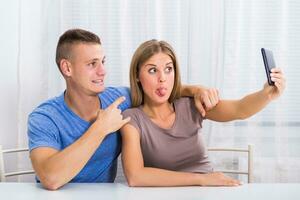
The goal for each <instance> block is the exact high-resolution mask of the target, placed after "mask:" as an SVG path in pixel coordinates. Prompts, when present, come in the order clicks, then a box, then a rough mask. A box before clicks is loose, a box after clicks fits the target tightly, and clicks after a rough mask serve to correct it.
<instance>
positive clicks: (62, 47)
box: [56, 29, 101, 70]
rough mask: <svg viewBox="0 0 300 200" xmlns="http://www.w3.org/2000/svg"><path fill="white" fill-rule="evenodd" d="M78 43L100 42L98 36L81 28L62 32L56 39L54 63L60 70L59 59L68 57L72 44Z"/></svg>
mask: <svg viewBox="0 0 300 200" xmlns="http://www.w3.org/2000/svg"><path fill="white" fill-rule="evenodd" d="M78 43H95V44H100V45H101V41H100V38H99V37H98V36H97V35H96V34H94V33H92V32H90V31H86V30H83V29H70V30H67V31H66V32H65V33H64V34H62V35H61V36H60V38H59V40H58V44H57V47H56V64H57V66H58V68H59V70H60V61H61V60H62V59H70V57H71V53H72V46H73V45H74V44H78Z"/></svg>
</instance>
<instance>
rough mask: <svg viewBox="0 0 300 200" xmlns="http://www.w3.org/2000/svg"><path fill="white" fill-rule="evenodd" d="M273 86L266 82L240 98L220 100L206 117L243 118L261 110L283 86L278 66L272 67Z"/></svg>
mask: <svg viewBox="0 0 300 200" xmlns="http://www.w3.org/2000/svg"><path fill="white" fill-rule="evenodd" d="M271 77H272V81H274V82H275V85H274V86H270V85H268V84H267V83H266V84H265V85H264V88H263V89H262V90H260V91H258V92H255V93H252V94H249V95H247V96H245V97H244V98H242V99H240V100H220V101H219V103H218V105H217V106H216V107H214V108H213V109H212V110H210V111H209V112H208V113H207V115H206V117H207V118H208V119H211V120H214V121H220V122H226V121H232V120H236V119H245V118H248V117H250V116H252V115H254V114H255V113H257V112H259V111H260V110H262V109H263V108H264V107H265V106H266V105H267V104H268V103H269V102H270V101H272V100H274V99H276V98H278V97H279V96H280V95H281V94H282V92H283V90H284V88H285V78H284V75H283V74H282V72H281V70H280V69H279V68H274V69H272V73H271Z"/></svg>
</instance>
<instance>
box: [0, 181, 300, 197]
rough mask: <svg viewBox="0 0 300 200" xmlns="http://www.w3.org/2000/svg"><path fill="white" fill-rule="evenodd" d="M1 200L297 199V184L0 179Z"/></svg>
mask: <svg viewBox="0 0 300 200" xmlns="http://www.w3.org/2000/svg"><path fill="white" fill-rule="evenodd" d="M0 199H1V200H6V199H9V200H16V199H22V200H26V199H28V200H29V199H30V200H47V199H49V200H68V199H70V200H71V199H72V200H76V199H85V200H92V199H98V200H100V199H105V200H111V199H114V200H118V199H128V200H129V199H130V200H148V199H149V200H157V199H168V200H169V199H171V200H173V199H174V200H181V199H184V200H189V199H199V200H208V199H209V200H219V199H225V200H226V199H228V200H235V199H239V200H250V199H251V200H277V199H278V200H285V199H286V200H300V184H245V185H243V186H239V187H147V188H146V187H141V188H130V187H128V186H127V185H126V184H120V183H73V184H67V185H65V186H64V187H62V188H61V189H59V190H57V191H48V190H45V189H43V188H42V187H41V185H39V184H36V183H0Z"/></svg>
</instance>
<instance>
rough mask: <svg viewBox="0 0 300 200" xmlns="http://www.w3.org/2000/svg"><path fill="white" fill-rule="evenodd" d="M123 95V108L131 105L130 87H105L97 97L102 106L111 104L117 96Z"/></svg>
mask: <svg viewBox="0 0 300 200" xmlns="http://www.w3.org/2000/svg"><path fill="white" fill-rule="evenodd" d="M121 96H124V97H125V98H126V99H125V101H124V102H123V103H122V104H121V109H122V110H125V109H128V108H130V107H131V97H130V89H129V88H128V87H106V88H105V90H104V91H103V92H101V93H100V94H99V97H100V99H101V101H102V103H103V106H104V108H105V107H107V106H109V105H110V104H112V103H113V102H114V101H115V100H116V99H118V98H119V97H121Z"/></svg>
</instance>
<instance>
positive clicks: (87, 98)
mask: <svg viewBox="0 0 300 200" xmlns="http://www.w3.org/2000/svg"><path fill="white" fill-rule="evenodd" d="M64 98H65V102H66V104H67V105H68V107H69V108H70V109H71V110H72V111H73V112H74V113H75V114H77V115H78V116H79V117H80V118H82V119H84V120H86V121H89V122H93V121H95V119H96V117H97V113H98V110H99V109H100V108H101V103H100V99H99V97H98V95H87V94H83V93H78V92H74V91H72V90H68V89H67V90H66V92H65V96H64Z"/></svg>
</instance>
